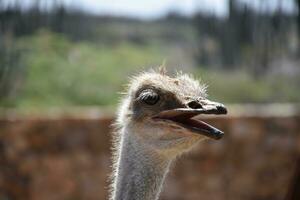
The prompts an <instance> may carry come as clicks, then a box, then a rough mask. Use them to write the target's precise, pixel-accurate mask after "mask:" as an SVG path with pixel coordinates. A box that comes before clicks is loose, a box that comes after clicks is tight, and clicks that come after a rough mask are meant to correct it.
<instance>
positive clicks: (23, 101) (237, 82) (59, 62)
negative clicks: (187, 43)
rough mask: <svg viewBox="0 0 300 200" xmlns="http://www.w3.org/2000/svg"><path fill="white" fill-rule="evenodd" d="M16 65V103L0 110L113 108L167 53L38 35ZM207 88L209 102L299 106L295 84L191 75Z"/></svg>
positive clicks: (239, 75) (25, 42) (26, 41)
mask: <svg viewBox="0 0 300 200" xmlns="http://www.w3.org/2000/svg"><path fill="white" fill-rule="evenodd" d="M18 43H19V48H20V49H23V54H22V55H23V56H22V60H21V63H22V64H23V65H24V67H25V69H26V72H25V74H24V79H23V82H22V87H21V88H20V90H19V91H18V95H17V96H16V97H15V98H10V99H4V100H3V99H2V100H1V101H0V106H1V107H15V108H19V109H43V108H47V107H69V106H70V107H71V106H92V105H93V106H95V105H96V106H114V105H116V103H117V101H118V96H119V94H118V92H119V91H122V89H123V86H122V85H123V84H124V83H126V82H127V80H128V76H130V75H132V74H133V73H135V72H138V71H141V70H142V69H144V68H145V67H154V66H157V65H159V64H161V63H162V61H163V60H164V58H166V57H168V52H169V50H170V49H168V47H165V46H163V45H158V44H157V43H148V44H146V45H135V44H133V43H128V42H123V43H118V44H115V45H105V44H104V43H89V42H72V41H70V40H68V39H67V38H65V37H64V36H63V35H59V34H54V33H50V32H47V31H40V32H38V33H37V34H35V35H33V36H30V37H27V38H22V39H21V40H20V41H18ZM193 73H194V74H195V75H196V76H197V77H199V76H200V77H202V78H203V80H204V82H206V83H208V85H209V94H210V96H211V98H212V99H215V100H219V101H222V102H230V103H245V102H247V103H249V102H287V101H292V102H299V101H300V94H299V92H296V91H297V90H298V88H297V85H300V83H299V80H289V79H288V78H285V77H272V76H270V77H265V78H264V79H263V80H262V79H260V80H257V79H254V78H253V77H252V76H251V75H249V74H248V73H246V72H243V71H236V72H221V71H210V70H203V69H201V68H198V69H194V70H193Z"/></svg>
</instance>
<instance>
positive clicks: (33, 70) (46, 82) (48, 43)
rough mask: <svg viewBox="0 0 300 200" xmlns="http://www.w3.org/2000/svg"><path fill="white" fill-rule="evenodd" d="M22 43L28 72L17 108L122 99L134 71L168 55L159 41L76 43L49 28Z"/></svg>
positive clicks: (70, 104)
mask: <svg viewBox="0 0 300 200" xmlns="http://www.w3.org/2000/svg"><path fill="white" fill-rule="evenodd" d="M20 45H21V46H22V47H23V49H27V52H26V53H24V54H23V55H24V56H23V58H24V60H23V62H24V64H25V65H26V67H27V73H26V79H25V82H24V85H23V88H22V93H21V95H20V96H19V98H17V99H15V102H14V105H15V106H17V107H47V106H72V105H82V106H85V105H112V104H116V102H117V96H118V94H117V92H118V91H121V90H122V84H123V83H125V82H126V80H127V78H128V75H129V74H130V73H132V71H135V70H137V69H139V67H140V66H150V65H151V64H153V63H155V64H157V65H158V64H159V63H161V61H162V60H163V57H162V55H163V53H162V51H163V50H162V49H158V48H155V47H153V46H147V47H143V48H142V47H140V46H135V45H132V44H128V43H121V44H119V45H115V46H104V45H100V44H99V45H97V44H93V43H88V42H80V43H72V42H71V41H69V40H67V39H66V38H64V37H63V36H62V35H58V34H53V33H49V32H46V31H41V32H39V33H38V34H36V35H33V36H31V37H28V38H24V39H22V40H21V41H20Z"/></svg>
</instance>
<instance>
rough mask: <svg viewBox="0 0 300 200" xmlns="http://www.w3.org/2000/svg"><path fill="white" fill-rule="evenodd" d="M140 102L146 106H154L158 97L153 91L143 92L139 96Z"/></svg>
mask: <svg viewBox="0 0 300 200" xmlns="http://www.w3.org/2000/svg"><path fill="white" fill-rule="evenodd" d="M140 100H142V101H143V102H144V103H146V104H148V105H154V104H156V103H157V102H158V100H159V95H158V94H157V93H156V92H154V91H153V90H144V91H143V92H142V93H141V95H140Z"/></svg>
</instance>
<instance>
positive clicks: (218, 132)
mask: <svg viewBox="0 0 300 200" xmlns="http://www.w3.org/2000/svg"><path fill="white" fill-rule="evenodd" d="M223 136H224V132H222V131H217V132H216V133H215V139H216V140H220V139H221V138H222V137H223Z"/></svg>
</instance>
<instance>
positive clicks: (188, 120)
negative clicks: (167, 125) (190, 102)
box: [154, 104, 227, 140]
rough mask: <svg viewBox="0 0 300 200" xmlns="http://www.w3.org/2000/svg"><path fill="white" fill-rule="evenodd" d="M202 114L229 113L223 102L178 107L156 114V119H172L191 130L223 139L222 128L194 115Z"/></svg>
mask: <svg viewBox="0 0 300 200" xmlns="http://www.w3.org/2000/svg"><path fill="white" fill-rule="evenodd" d="M200 114H215V115H221V114H227V109H226V108H225V106H223V105H222V104H217V105H216V106H215V105H207V106H202V108H198V109H191V108H177V109H173V110H166V111H162V112H160V113H159V114H158V115H156V116H155V117H154V118H155V119H163V120H171V121H173V122H175V123H176V124H178V125H180V126H182V127H184V128H186V129H189V130H190V131H192V132H194V133H197V134H201V135H205V136H207V137H210V138H213V139H216V140H218V139H221V138H222V137H223V135H224V132H222V131H221V130H219V129H217V128H215V127H213V126H211V125H209V124H207V123H205V122H203V121H201V120H199V119H194V118H193V117H195V116H197V115H200Z"/></svg>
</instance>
